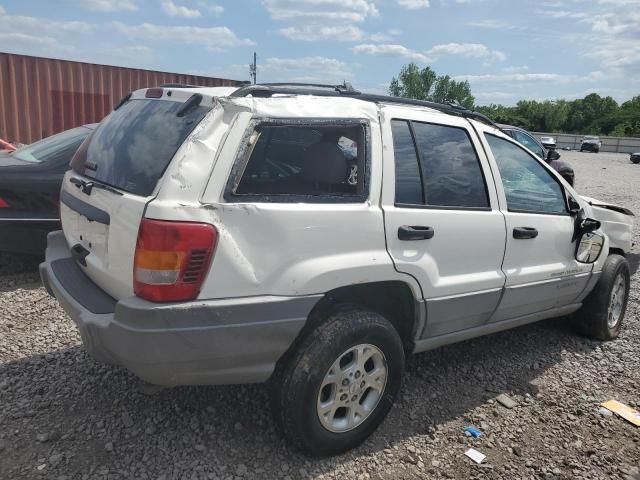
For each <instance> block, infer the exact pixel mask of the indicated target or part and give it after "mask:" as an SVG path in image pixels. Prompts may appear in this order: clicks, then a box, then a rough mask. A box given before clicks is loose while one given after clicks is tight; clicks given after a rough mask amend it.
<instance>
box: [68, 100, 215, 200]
mask: <svg viewBox="0 0 640 480" xmlns="http://www.w3.org/2000/svg"><path fill="white" fill-rule="evenodd" d="M182 106H183V103H182V102H173V101H166V100H131V101H129V102H127V103H125V104H124V105H122V106H121V107H120V108H119V109H117V110H116V111H114V112H112V113H111V114H110V115H109V116H108V117H107V118H106V119H105V120H104V121H103V122H102V123H101V124H100V126H99V127H98V129H97V130H96V131H95V133H94V135H93V137H92V138H91V143H90V144H89V147H88V149H87V158H86V160H85V162H84V165H83V168H84V175H86V176H87V177H90V178H94V179H95V180H98V181H100V182H102V183H105V184H107V185H111V186H112V187H116V188H120V189H122V190H124V191H126V192H129V193H133V194H136V195H143V196H148V195H150V194H151V192H153V189H154V188H155V185H156V183H157V181H158V180H159V179H160V177H162V175H163V173H164V171H165V169H166V168H167V166H168V165H169V162H170V161H171V159H172V158H173V156H174V155H175V153H176V151H177V150H178V148H179V147H180V145H182V143H183V142H184V140H185V139H186V138H187V136H188V135H189V134H190V133H191V132H192V131H193V129H194V128H195V127H196V125H198V124H199V123H200V121H201V120H202V119H203V118H204V117H205V115H206V114H207V113H208V112H209V111H210V110H211V107H205V106H201V105H199V106H196V107H194V108H190V109H188V110H187V111H186V112H184V114H182V115H181V116H178V115H176V114H177V113H179V111H180V109H181V108H182ZM74 169H75V167H74Z"/></svg>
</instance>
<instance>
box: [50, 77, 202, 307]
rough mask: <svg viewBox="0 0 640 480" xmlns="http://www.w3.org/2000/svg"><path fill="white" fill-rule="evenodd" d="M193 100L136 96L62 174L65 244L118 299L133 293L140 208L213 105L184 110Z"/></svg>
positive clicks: (101, 127)
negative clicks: (63, 178) (65, 172)
mask: <svg viewBox="0 0 640 480" xmlns="http://www.w3.org/2000/svg"><path fill="white" fill-rule="evenodd" d="M153 90H154V91H156V92H157V91H158V90H160V89H153ZM190 95H191V94H190V93H186V92H184V93H182V92H174V94H173V95H172V96H171V97H169V96H168V95H167V92H166V91H163V92H162V94H161V95H160V98H145V96H144V91H142V93H137V94H135V95H134V96H133V97H132V98H131V99H130V100H129V101H128V102H126V103H125V104H124V105H122V106H120V108H118V109H116V110H115V111H114V112H112V113H111V114H110V115H109V116H108V117H107V118H106V119H105V120H103V122H102V123H101V124H100V125H99V126H98V128H97V129H96V130H95V132H94V133H93V134H92V136H91V137H89V139H87V141H86V142H85V143H84V144H83V145H82V146H81V148H80V149H79V151H78V153H77V154H76V156H75V157H74V160H73V161H72V168H73V170H72V171H70V172H68V173H67V175H66V176H65V180H64V182H63V187H62V192H61V198H60V200H61V202H60V203H61V206H60V210H61V220H62V228H63V231H64V234H65V237H66V239H67V242H68V244H69V246H70V247H72V251H74V252H75V255H76V258H77V259H78V261H79V263H80V264H86V265H83V267H84V268H85V272H86V273H87V275H88V276H89V277H90V278H91V279H92V280H93V281H94V282H95V283H96V284H98V285H99V286H100V287H101V288H102V289H103V290H105V291H106V292H107V293H109V294H111V295H112V296H114V297H115V298H122V297H127V296H131V295H133V259H134V254H135V246H136V239H137V234H138V228H139V226H140V220H141V219H142V217H143V214H144V210H145V206H146V205H147V203H148V202H149V201H150V200H151V199H153V198H154V196H155V194H156V190H157V184H158V181H159V180H160V179H161V177H162V175H163V174H164V172H165V170H166V168H167V166H168V165H169V163H170V162H171V159H172V158H173V157H174V155H175V154H176V152H177V150H178V149H179V148H180V146H181V145H182V144H183V143H184V141H185V139H186V138H187V137H188V136H189V134H190V133H191V132H192V131H193V129H194V128H195V127H196V125H198V124H199V123H200V121H201V120H202V119H203V118H204V117H205V115H206V114H207V113H208V112H209V111H210V110H211V106H210V105H211V104H210V103H209V104H208V105H209V106H204V105H200V104H195V105H192V106H190V107H189V108H187V109H186V110H185V109H184V108H183V105H185V100H186V99H187V98H189V97H190Z"/></svg>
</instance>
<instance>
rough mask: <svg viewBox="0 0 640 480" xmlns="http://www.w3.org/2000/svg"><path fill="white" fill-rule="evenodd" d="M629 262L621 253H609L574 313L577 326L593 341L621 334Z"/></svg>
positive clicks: (616, 336) (628, 279)
mask: <svg viewBox="0 0 640 480" xmlns="http://www.w3.org/2000/svg"><path fill="white" fill-rule="evenodd" d="M630 280H631V276H630V274H629V264H628V263H627V260H626V259H625V258H624V257H623V256H621V255H609V257H608V258H607V261H606V263H605V264H604V267H603V269H602V274H601V276H600V280H598V283H597V285H596V286H595V288H594V289H593V291H592V292H591V293H590V294H589V296H588V297H587V298H586V300H585V301H584V304H583V305H582V308H581V309H580V310H579V311H578V312H577V313H576V315H575V317H576V322H577V327H578V329H579V330H580V332H581V333H582V334H583V335H586V336H587V337H591V338H594V339H596V340H604V341H606V340H614V339H616V338H618V335H620V330H621V329H622V323H623V320H624V314H625V311H626V309H627V302H628V300H629V285H630Z"/></svg>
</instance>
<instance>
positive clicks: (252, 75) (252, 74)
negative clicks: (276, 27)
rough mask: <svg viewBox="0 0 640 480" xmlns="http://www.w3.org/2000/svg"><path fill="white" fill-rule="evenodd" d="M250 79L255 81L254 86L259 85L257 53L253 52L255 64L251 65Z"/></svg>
mask: <svg viewBox="0 0 640 480" xmlns="http://www.w3.org/2000/svg"><path fill="white" fill-rule="evenodd" d="M249 77H250V78H251V79H252V80H253V84H254V85H255V84H256V83H257V78H258V64H257V60H256V52H253V63H252V64H250V65H249Z"/></svg>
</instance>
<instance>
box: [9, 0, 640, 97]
mask: <svg viewBox="0 0 640 480" xmlns="http://www.w3.org/2000/svg"><path fill="white" fill-rule="evenodd" d="M0 51H4V52H11V53H23V54H28V55H36V56H44V57H52V58H63V59H71V60H79V61H86V62H91V63H101V64H108V65H120V66H127V67H138V68H145V69H152V70H162V71H170V72H178V73H192V74H197V75H207V76H213V77H221V78H231V79H237V80H248V79H249V63H250V62H251V60H252V57H253V52H254V51H255V52H257V55H258V82H268V81H270V82H274V81H281V82H282V81H290V82H294V81H295V82H321V83H330V84H337V83H342V82H343V81H344V80H346V81H348V82H351V83H352V84H353V86H354V87H355V88H357V89H359V90H363V91H369V92H373V93H386V92H387V88H388V85H389V82H390V80H391V78H392V77H393V76H395V75H397V74H398V72H399V71H400V68H401V67H402V66H403V65H404V64H407V63H409V62H415V63H417V64H418V65H419V66H420V67H424V66H430V67H431V68H433V69H434V70H435V71H436V72H437V73H438V74H448V75H450V76H452V77H454V78H456V79H465V80H468V81H469V82H470V84H471V89H472V93H473V94H474V95H475V97H476V103H478V104H480V105H486V104H490V103H500V104H504V105H512V104H515V103H516V102H517V101H518V100H522V99H533V100H545V99H550V100H553V99H559V98H565V99H574V98H581V97H584V96H585V95H588V94H589V93H593V92H595V93H598V94H600V95H603V96H604V95H610V96H612V97H614V98H615V99H616V100H617V101H619V102H622V101H625V100H628V99H630V98H631V97H632V96H634V95H639V94H640V0H538V1H535V0H235V1H234V0H215V1H209V0H0Z"/></svg>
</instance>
